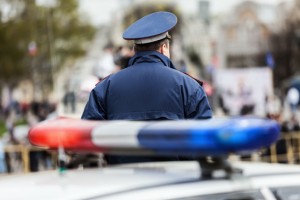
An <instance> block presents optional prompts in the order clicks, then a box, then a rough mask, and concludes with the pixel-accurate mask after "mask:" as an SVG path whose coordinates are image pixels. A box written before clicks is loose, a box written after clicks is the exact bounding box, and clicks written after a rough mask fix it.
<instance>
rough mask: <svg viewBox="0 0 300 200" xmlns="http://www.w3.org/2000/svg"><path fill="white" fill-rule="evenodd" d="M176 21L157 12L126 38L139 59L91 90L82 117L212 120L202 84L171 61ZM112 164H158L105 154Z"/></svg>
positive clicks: (128, 32) (101, 118)
mask: <svg viewBox="0 0 300 200" xmlns="http://www.w3.org/2000/svg"><path fill="white" fill-rule="evenodd" d="M176 23H177V17H176V16H175V15H174V14H172V13H169V12H155V13H152V14H149V15H147V16H145V17H143V18H141V19H139V20H138V21H136V22H135V23H134V24H132V25H131V26H130V27H129V28H127V30H126V31H125V32H124V34H123V38H124V39H126V40H134V43H135V45H134V51H135V55H134V56H133V57H132V58H131V59H130V61H129V65H128V67H127V68H126V69H124V70H121V71H119V72H118V73H115V74H112V75H110V76H109V77H107V78H105V79H104V80H103V81H101V82H100V83H99V84H97V86H96V87H95V88H94V89H93V90H92V91H91V93H90V97H89V100H88V102H87V104H86V107H85V109H84V112H83V114H82V119H89V120H123V119H124V120H125V119H126V120H177V119H208V118H211V117H212V110H211V107H210V105H209V102H208V99H207V96H206V94H205V92H204V90H203V87H202V84H201V83H199V82H197V81H196V80H195V79H193V78H191V77H190V76H188V75H186V74H184V73H182V72H180V71H178V70H176V69H175V67H174V65H173V64H172V62H171V60H170V48H171V46H170V42H169V41H170V39H171V36H170V35H169V33H168V31H169V30H171V29H172V28H173V27H174V26H175V25H176ZM106 159H107V161H108V164H119V163H129V162H140V161H153V160H151V159H150V158H144V157H138V158H137V157H130V156H112V155H106Z"/></svg>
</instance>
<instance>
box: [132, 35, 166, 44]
mask: <svg viewBox="0 0 300 200" xmlns="http://www.w3.org/2000/svg"><path fill="white" fill-rule="evenodd" d="M167 35H168V32H166V33H162V34H160V35H157V36H154V37H149V38H143V39H139V40H134V43H135V44H148V43H151V42H155V41H158V40H162V39H164V38H166V37H167Z"/></svg>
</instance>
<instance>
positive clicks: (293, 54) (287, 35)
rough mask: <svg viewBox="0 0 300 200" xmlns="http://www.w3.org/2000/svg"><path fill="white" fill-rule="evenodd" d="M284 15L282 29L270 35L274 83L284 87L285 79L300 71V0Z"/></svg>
mask: <svg viewBox="0 0 300 200" xmlns="http://www.w3.org/2000/svg"><path fill="white" fill-rule="evenodd" d="M294 4H295V5H294V6H293V7H292V9H291V10H289V11H288V12H286V13H285V14H284V15H283V16H284V19H283V22H282V25H281V26H282V29H281V31H280V32H277V33H273V34H272V35H271V37H270V48H271V52H272V53H273V55H274V60H275V68H274V85H275V87H282V85H284V83H285V81H287V80H288V79H289V78H291V77H292V76H294V75H295V74H297V73H298V74H299V73H300V15H299V13H300V0H295V1H294Z"/></svg>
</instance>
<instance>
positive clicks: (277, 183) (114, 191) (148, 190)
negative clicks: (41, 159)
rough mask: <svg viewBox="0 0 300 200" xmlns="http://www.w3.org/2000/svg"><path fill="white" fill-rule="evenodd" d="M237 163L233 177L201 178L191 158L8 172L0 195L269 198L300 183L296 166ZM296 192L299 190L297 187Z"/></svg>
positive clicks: (57, 199) (32, 198)
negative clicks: (239, 172)
mask: <svg viewBox="0 0 300 200" xmlns="http://www.w3.org/2000/svg"><path fill="white" fill-rule="evenodd" d="M233 164H234V165H235V166H236V167H239V168H241V169H243V171H244V172H245V173H244V174H243V175H242V176H241V175H240V176H236V177H233V178H232V179H214V180H207V179H206V180H203V179H201V178H200V179H199V165H198V164H197V163H196V162H193V161H185V162H166V163H144V164H134V165H133V164H132V165H120V166H116V167H109V168H102V169H87V170H70V171H67V173H66V174H64V175H63V176H60V175H59V174H58V173H57V172H56V171H50V172H39V173H33V174H25V175H10V176H6V177H1V179H0V188H1V198H2V199H11V200H14V199H16V200H17V199H18V200H19V199H24V200H27V199H28V200H29V199H30V200H35V199H45V200H52V199H55V200H60V199H61V200H66V199H67V200H73V199H76V200H80V199H151V200H152V199H180V198H183V199H184V198H187V199H188V198H192V197H195V196H197V197H199V198H200V199H201V197H208V196H210V195H218V194H219V195H224V196H223V198H212V197H213V196H211V198H208V199H226V198H225V196H226V195H228V194H231V195H232V194H240V193H244V192H249V191H251V193H253V194H254V193H259V194H261V195H262V197H268V198H260V199H275V192H274V193H273V192H272V191H276V190H279V189H281V188H287V187H288V188H291V187H295V186H297V187H299V186H300V168H299V167H298V166H287V165H282V164H268V163H248V162H233ZM249 194H250V193H249ZM294 194H295V195H296V194H298V190H297V193H294ZM270 195H271V197H273V198H271V197H270ZM249 196H250V195H249ZM249 196H248V197H249ZM214 197H216V196H214ZM227 197H228V196H227ZM227 199H228V198H227ZM235 199H238V198H235ZM253 199H254V198H253Z"/></svg>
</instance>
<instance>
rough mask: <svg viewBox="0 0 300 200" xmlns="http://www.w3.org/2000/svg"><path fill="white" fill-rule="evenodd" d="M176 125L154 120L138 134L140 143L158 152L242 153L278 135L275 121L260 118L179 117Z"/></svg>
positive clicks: (184, 153) (261, 146) (268, 141)
mask: <svg viewBox="0 0 300 200" xmlns="http://www.w3.org/2000/svg"><path fill="white" fill-rule="evenodd" d="M177 124H178V125H176V124H175V125H174V121H173V123H171V122H168V121H165V122H160V123H157V122H156V123H154V124H150V125H149V126H147V127H146V128H143V129H142V130H140V131H139V133H138V141H139V144H140V146H142V147H143V148H146V149H150V150H154V151H156V152H157V153H159V154H177V155H185V156H186V155H188V156H189V155H191V156H199V155H228V154H230V153H236V154H244V153H249V152H253V151H256V150H259V149H261V148H263V147H267V146H270V145H271V144H272V143H274V142H275V141H276V140H277V139H278V137H279V135H280V126H279V124H278V123H277V122H275V121H273V120H267V119H260V118H246V117H242V118H234V119H210V120H201V121H199V120H198V121H197V120H194V121H184V120H183V121H180V123H177ZM171 125H172V126H171Z"/></svg>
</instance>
